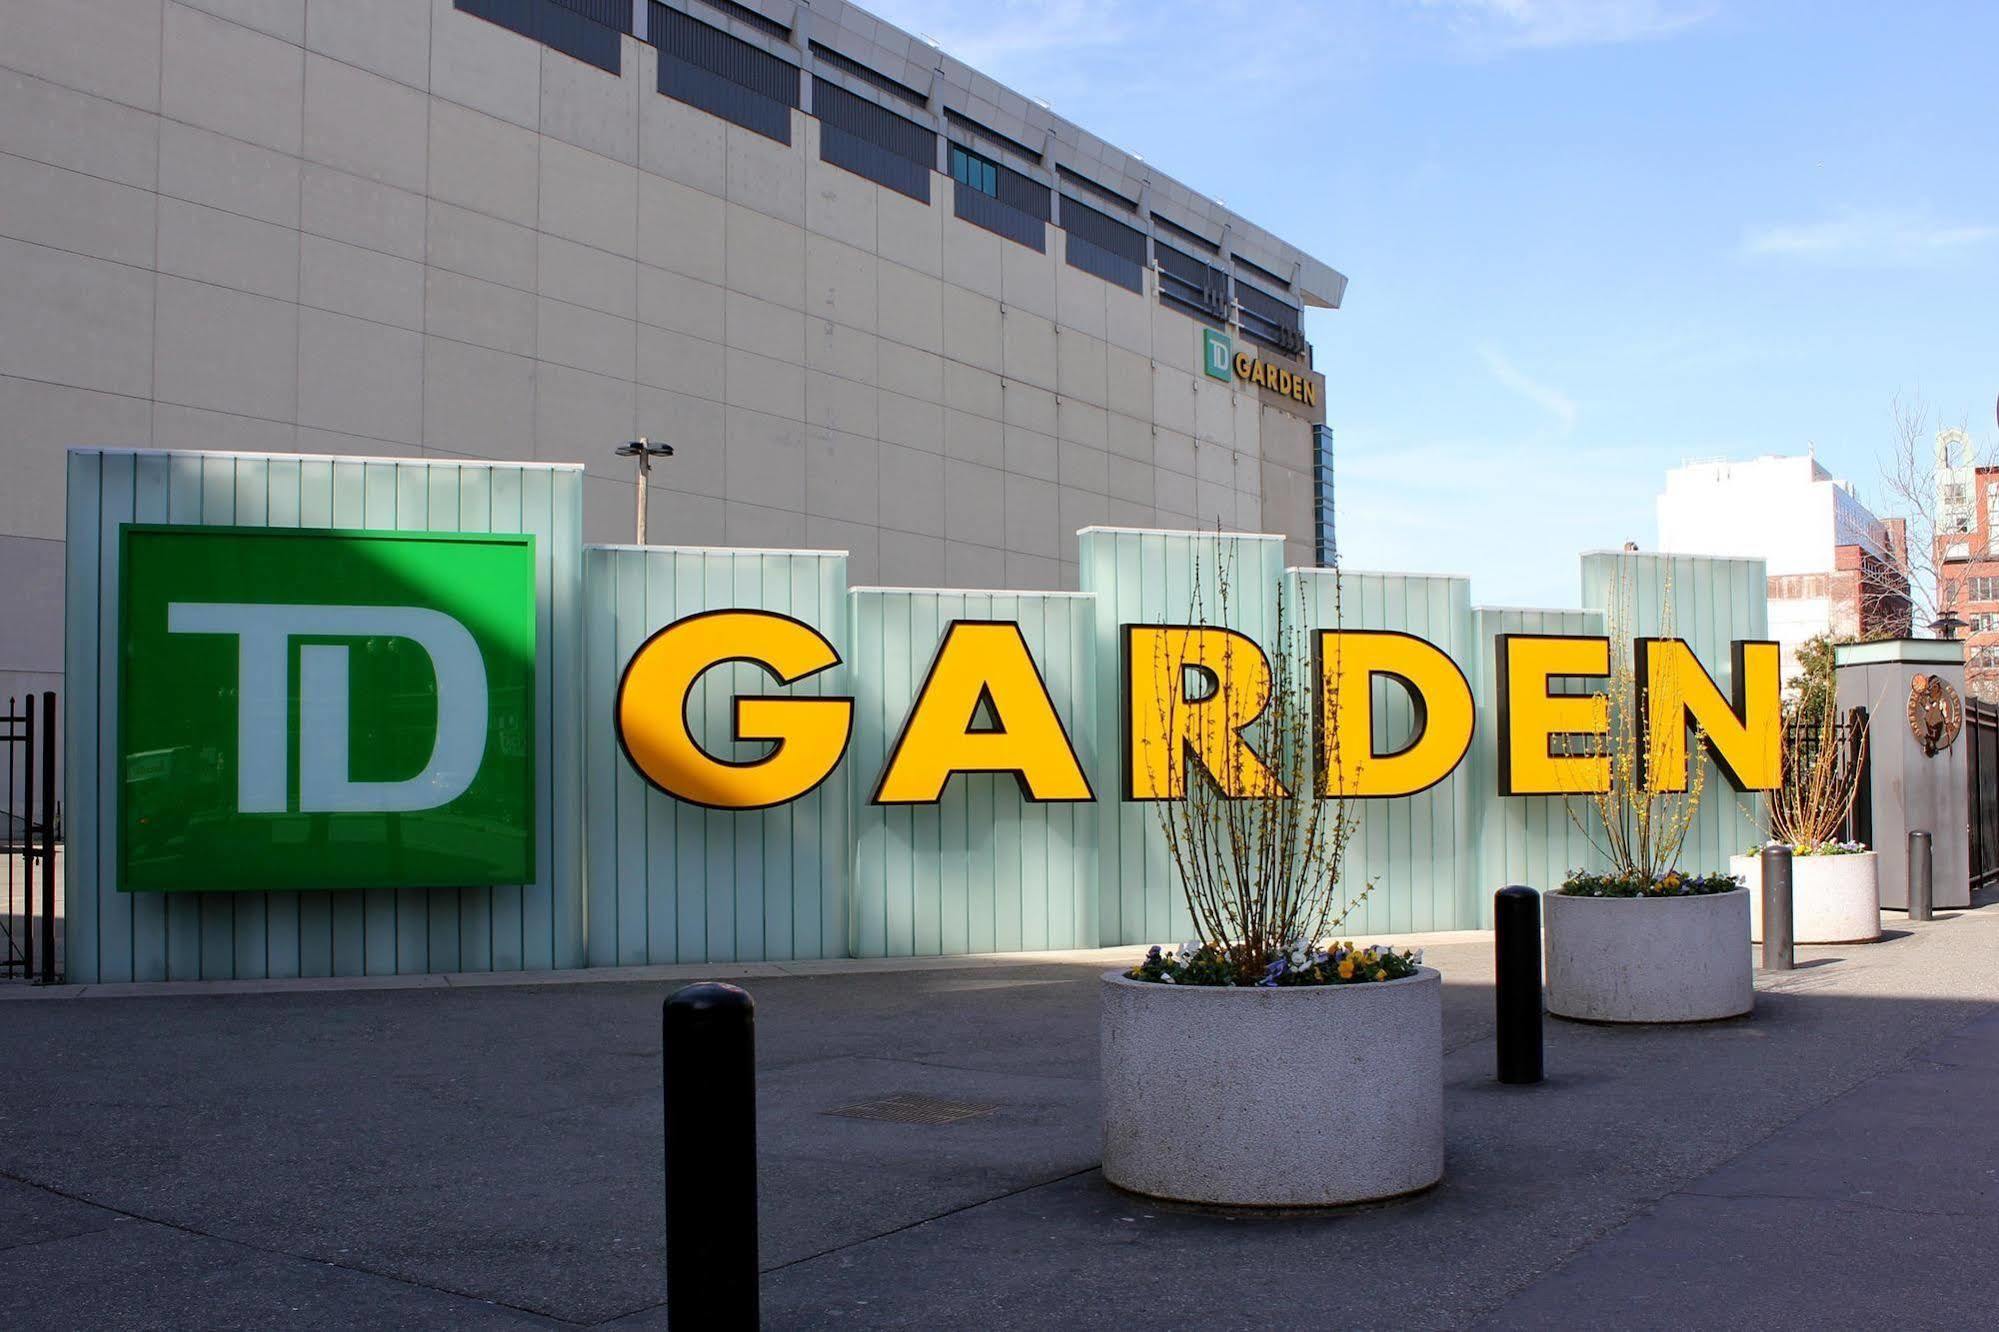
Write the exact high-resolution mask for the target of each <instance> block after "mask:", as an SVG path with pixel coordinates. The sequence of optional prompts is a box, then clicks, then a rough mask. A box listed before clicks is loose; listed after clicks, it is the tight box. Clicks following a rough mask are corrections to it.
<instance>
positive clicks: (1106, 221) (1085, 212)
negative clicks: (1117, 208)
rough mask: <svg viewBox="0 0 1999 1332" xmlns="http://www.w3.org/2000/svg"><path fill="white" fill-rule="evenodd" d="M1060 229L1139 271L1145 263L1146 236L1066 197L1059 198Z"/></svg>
mask: <svg viewBox="0 0 1999 1332" xmlns="http://www.w3.org/2000/svg"><path fill="white" fill-rule="evenodd" d="M1062 227H1063V229H1064V230H1065V231H1068V232H1069V233H1070V234H1072V235H1076V236H1081V237H1082V238H1083V239H1084V240H1086V241H1088V242H1090V243H1091V244H1092V245H1094V246H1096V247H1097V248H1098V249H1100V250H1105V251H1108V252H1109V253H1111V254H1115V255H1119V256H1121V257H1123V258H1126V259H1129V260H1131V261H1132V262H1133V263H1135V264H1138V265H1140V266H1141V267H1142V266H1143V265H1144V263H1145V233H1144V232H1142V231H1140V230H1138V229H1137V228H1136V227H1128V226H1126V225H1125V224H1124V223H1122V222H1120V221H1118V220H1117V219H1116V218H1114V217H1111V216H1110V215H1109V214H1107V213H1100V212H1098V211H1097V210H1096V209H1094V208H1092V207H1090V206H1089V205H1088V204H1086V203H1083V202H1081V201H1079V200H1077V199H1075V198H1072V197H1071V196H1069V195H1066V194H1065V195H1063V196H1062Z"/></svg>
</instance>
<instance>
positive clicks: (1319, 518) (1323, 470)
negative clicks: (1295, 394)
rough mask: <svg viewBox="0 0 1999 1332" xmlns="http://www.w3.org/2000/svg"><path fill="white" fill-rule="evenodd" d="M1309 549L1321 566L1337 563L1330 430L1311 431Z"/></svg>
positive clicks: (1326, 428) (1326, 427) (1328, 427)
mask: <svg viewBox="0 0 1999 1332" xmlns="http://www.w3.org/2000/svg"><path fill="white" fill-rule="evenodd" d="M1312 445H1313V447H1312V516H1313V524H1312V527H1313V531H1312V538H1313V540H1312V545H1313V552H1314V556H1315V558H1316V559H1317V560H1318V562H1319V563H1320V564H1322V565H1327V566H1331V565H1335V564H1338V563H1339V562H1340V543H1339V534H1338V532H1337V530H1336V529H1335V528H1334V526H1333V428H1332V427H1331V426H1328V425H1315V426H1313V427H1312Z"/></svg>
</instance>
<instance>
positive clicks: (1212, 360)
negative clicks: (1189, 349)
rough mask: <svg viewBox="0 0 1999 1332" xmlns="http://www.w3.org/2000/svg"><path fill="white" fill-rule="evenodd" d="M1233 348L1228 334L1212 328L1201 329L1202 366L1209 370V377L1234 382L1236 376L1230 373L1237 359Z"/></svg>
mask: <svg viewBox="0 0 1999 1332" xmlns="http://www.w3.org/2000/svg"><path fill="white" fill-rule="evenodd" d="M1233 350H1234V349H1233V348H1232V347H1231V345H1230V343H1229V335H1228V334H1226V333H1217V332H1215V330H1214V329H1212V328H1204V329H1202V330H1201V368H1202V369H1203V370H1205V371H1207V372H1208V378H1210V379H1219V380H1221V381H1223V382H1224V383H1230V382H1233V380H1234V376H1233V375H1232V374H1231V373H1230V366H1231V363H1232V362H1233V361H1234V359H1235V358H1234V356H1233V354H1232V353H1233Z"/></svg>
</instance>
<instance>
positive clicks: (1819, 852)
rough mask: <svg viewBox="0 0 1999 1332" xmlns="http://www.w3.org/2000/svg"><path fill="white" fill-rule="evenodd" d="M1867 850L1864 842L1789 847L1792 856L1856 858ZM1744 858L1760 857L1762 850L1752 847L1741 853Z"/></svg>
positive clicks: (1803, 843)
mask: <svg viewBox="0 0 1999 1332" xmlns="http://www.w3.org/2000/svg"><path fill="white" fill-rule="evenodd" d="M1866 850H1867V843H1865V842H1798V843H1795V844H1793V846H1792V847H1791V854H1792V855H1794V856H1857V855H1860V854H1861V853H1862V852H1864V851H1866ZM1742 854H1743V855H1745V856H1760V855H1762V854H1763V848H1762V847H1760V846H1752V847H1750V848H1749V849H1748V850H1747V851H1744V852H1743V853H1742Z"/></svg>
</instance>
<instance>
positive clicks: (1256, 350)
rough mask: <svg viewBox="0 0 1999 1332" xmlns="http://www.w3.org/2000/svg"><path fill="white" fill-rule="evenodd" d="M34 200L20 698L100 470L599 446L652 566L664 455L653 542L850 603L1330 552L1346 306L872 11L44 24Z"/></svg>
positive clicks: (47, 11) (2, 437) (7, 372)
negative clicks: (635, 459)
mask: <svg viewBox="0 0 1999 1332" xmlns="http://www.w3.org/2000/svg"><path fill="white" fill-rule="evenodd" d="M0 200H4V203H5V206H4V207H0V467H4V471H0V570H4V571H5V577H4V578H0V626H4V631H0V694H4V693H7V692H12V691H15V690H19V689H22V688H44V687H47V688H53V687H55V685H56V672H57V671H58V670H59V669H60V665H61V655H62V647H61V645H62V612H61V604H62V578H63V548H62V532H63V517H64V488H63V476H64V463H63V456H64V450H65V449H66V448H68V447H69V446H72V445H119V446H139V447H148V446H150V447H159V448H202V449H221V450H249V451H260V452H261V451H272V450H279V451H297V452H304V453H331V454H345V455H356V454H362V455H401V456H423V457H429V458H441V459H452V458H466V459H472V458H496V459H503V460H506V459H536V460H564V461H580V462H582V463H584V464H585V465H586V466H587V467H588V469H589V470H588V476H587V479H586V494H585V532H584V536H585V537H586V539H589V540H593V541H616V540H629V539H630V536H631V531H632V508H633V492H632V464H631V462H630V460H629V459H620V458H616V457H614V456H613V454H612V449H613V447H614V446H616V445H617V444H619V443H621V442H622V441H625V440H627V439H631V438H633V437H636V436H638V435H646V436H650V437H651V438H652V439H655V440H665V441H669V442H671V443H673V444H674V445H675V446H676V448H677V449H678V453H677V454H676V456H675V457H674V458H672V459H671V460H668V461H666V462H664V463H663V464H661V465H660V466H659V467H657V469H656V470H655V471H654V473H653V493H654V497H655V498H654V500H653V505H652V519H651V535H652V536H653V539H654V540H656V541H663V542H670V543H671V542H678V543H698V544H727V545H737V546H769V547H830V548H837V549H844V550H849V551H851V552H852V557H853V563H852V570H853V575H854V577H855V579H856V581H857V582H879V583H890V584H916V585H925V586H935V585H939V584H944V585H957V586H974V587H1016V588H1059V587H1073V586H1075V583H1076V567H1075V560H1076V548H1075V538H1074V532H1075V530H1076V529H1077V528H1079V527H1082V526H1085V525H1088V524H1092V523H1108V524H1123V525H1139V526H1155V525H1156V526H1170V527H1202V528H1211V527H1214V526H1216V525H1217V524H1219V525H1220V526H1221V527H1223V528H1227V529H1235V530H1244V529H1246V530H1257V531H1269V532H1281V533H1283V534H1284V535H1285V537H1286V551H1285V553H1286V558H1287V560H1289V561H1290V562H1292V563H1296V564H1311V563H1313V562H1314V559H1315V557H1316V556H1317V555H1318V554H1319V553H1320V552H1321V551H1329V550H1330V535H1331V534H1330V531H1329V520H1330V493H1331V476H1330V462H1331V449H1330V439H1329V438H1328V440H1327V441H1326V444H1325V445H1324V446H1323V447H1318V446H1315V439H1314V431H1313V427H1314V426H1315V425H1318V424H1321V423H1323V421H1324V419H1325V396H1324V380H1323V378H1322V377H1321V376H1320V375H1319V374H1318V373H1317V372H1315V371H1314V370H1313V369H1312V367H1311V348H1310V347H1309V346H1308V345H1307V344H1306V342H1305V339H1304V336H1303V324H1302V309H1303V307H1304V306H1307V305H1319V306H1335V305H1337V304H1338V303H1339V301H1340V299H1341V295H1342V292H1343V290H1344V287H1345V279H1344V278H1342V277H1341V276H1340V275H1339V274H1338V273H1336V272H1334V271H1333V270H1332V269H1331V268H1329V267H1327V266H1326V265H1325V264H1323V263H1320V262H1318V261H1317V260H1315V259H1313V258H1311V257H1310V256H1308V255H1305V254H1302V253H1300V252H1299V251H1297V250H1295V249H1293V248H1291V247H1290V246H1287V245H1285V244H1284V243H1282V242H1281V241H1279V240H1277V239H1276V238H1275V237H1273V236H1271V235H1270V234H1269V233H1267V232H1265V231H1263V230H1261V229H1260V228H1258V227H1256V226H1255V225H1253V224H1251V223H1250V222H1248V221H1246V220H1245V219H1243V218H1241V217H1239V216H1237V215H1235V214H1233V213H1231V212H1229V211H1228V210H1227V209H1225V208H1223V207H1221V206H1220V205H1218V204H1217V203H1215V202H1214V201H1212V200H1209V199H1206V198H1203V197H1202V196H1200V195H1199V194H1196V193H1195V192H1194V191H1192V190H1190V189H1188V188H1186V187H1185V186H1183V185H1181V184H1179V183H1178V182H1176V181H1174V180H1172V179H1171V178H1169V177H1167V176H1165V175H1164V174H1162V173H1160V172H1158V171H1156V170H1154V169H1153V168H1152V167H1150V166H1149V165H1147V164H1146V163H1145V162H1143V161H1141V160H1139V159H1138V158H1136V157H1132V156H1130V155H1127V154H1125V153H1122V152H1120V151H1119V150H1117V149H1116V148H1113V147H1111V146H1110V145H1108V144H1106V143H1104V142H1102V141H1101V140H1099V139H1097V138H1095V137H1093V136H1092V135H1090V134H1089V133H1088V132H1087V131H1085V130H1083V129H1081V128H1079V127H1078V126H1076V125H1073V124H1071V123H1069V122H1068V121H1065V120H1063V119H1061V118H1060V117H1058V116H1055V115H1053V114H1051V113H1050V112H1049V111H1048V110H1046V109H1045V108H1043V107H1041V106H1039V105H1037V104H1035V103H1034V102H1031V101H1029V100H1028V99H1027V98H1024V97H1022V96H1020V95H1019V94H1017V93H1014V92H1012V91H1011V90H1009V89H1007V88H1004V87H1001V86H1000V85H998V84H997V83H995V82H993V81H992V80H991V79H989V78H987V77H985V76H984V75H982V74H979V73H978V72H977V71H975V70H972V69H970V68H968V67H966V66H965V65H963V64H961V63H959V62H958V61H956V60H954V59H952V58H951V57H950V56H948V55H946V54H944V53H942V52H940V51H938V50H937V49H935V48H934V47H932V46H929V45H927V44H925V43H924V42H922V41H920V40H918V39H917V38H914V37H912V36H910V35H909V34H907V33H904V32H902V31H900V30H898V29H896V28H894V27H892V26H891V25H889V24H886V23H883V22H881V21H879V20H877V19H875V18H874V17H872V16H870V15H868V14H867V13H865V12H864V11H862V10H860V9H858V8H855V7H854V6H851V5H846V4H842V3H840V2H839V0H822V2H820V3H814V4H812V5H811V6H810V7H807V6H804V5H796V4H792V3H789V0H672V2H671V3H666V4H662V3H657V2H654V3H643V4H630V3H626V0H457V2H456V3H453V0H374V2H373V3H366V4H363V3H360V2H359V0H257V2H255V3H245V2H244V0H189V2H188V3H180V2H178V0H92V3H89V4H76V3H68V2H66V0H10V2H9V3H8V4H6V5H5V6H0ZM1321 497H1323V499H1324V502H1323V503H1321ZM265 498H267V497H259V496H239V497H236V500H235V502H236V503H238V504H241V505H250V506H256V505H258V504H261V503H263V502H264V500H265Z"/></svg>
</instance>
